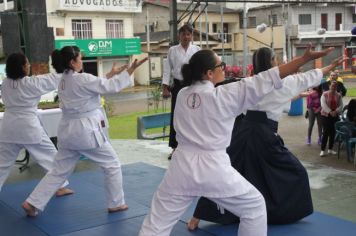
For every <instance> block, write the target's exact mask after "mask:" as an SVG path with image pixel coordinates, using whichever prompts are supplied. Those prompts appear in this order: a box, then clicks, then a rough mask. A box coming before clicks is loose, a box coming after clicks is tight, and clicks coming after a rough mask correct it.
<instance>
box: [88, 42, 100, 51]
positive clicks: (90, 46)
mask: <svg viewBox="0 0 356 236" xmlns="http://www.w3.org/2000/svg"><path fill="white" fill-rule="evenodd" d="M88 49H89V52H97V51H98V49H99V47H98V44H97V43H96V42H94V41H91V42H90V43H89V44H88Z"/></svg>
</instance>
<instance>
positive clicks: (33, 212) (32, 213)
mask: <svg viewBox="0 0 356 236" xmlns="http://www.w3.org/2000/svg"><path fill="white" fill-rule="evenodd" d="M22 209H23V210H24V211H25V212H26V215H27V216H29V217H36V216H37V215H38V210H37V209H36V207H34V206H32V205H31V204H30V203H28V202H24V203H22Z"/></svg>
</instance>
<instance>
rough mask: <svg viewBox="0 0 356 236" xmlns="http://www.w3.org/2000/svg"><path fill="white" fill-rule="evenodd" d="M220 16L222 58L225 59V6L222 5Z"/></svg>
mask: <svg viewBox="0 0 356 236" xmlns="http://www.w3.org/2000/svg"><path fill="white" fill-rule="evenodd" d="M220 16H221V40H222V58H221V60H222V61H224V57H225V55H224V54H225V51H224V43H225V32H224V7H223V5H222V4H221V5H220Z"/></svg>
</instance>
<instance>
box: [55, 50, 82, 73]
mask: <svg viewBox="0 0 356 236" xmlns="http://www.w3.org/2000/svg"><path fill="white" fill-rule="evenodd" d="M79 55H80V49H79V48H78V47H77V46H65V47H63V48H62V49H61V50H58V49H56V50H54V51H53V52H52V54H51V57H52V66H53V68H54V69H55V70H56V72H57V73H63V72H64V71H66V70H71V69H73V68H72V67H71V61H72V60H76V59H77V57H78V56H79Z"/></svg>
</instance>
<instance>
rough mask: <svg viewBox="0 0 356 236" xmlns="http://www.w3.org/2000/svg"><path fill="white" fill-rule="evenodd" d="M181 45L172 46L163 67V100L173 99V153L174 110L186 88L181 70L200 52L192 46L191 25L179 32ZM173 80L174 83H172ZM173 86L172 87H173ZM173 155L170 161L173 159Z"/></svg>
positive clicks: (173, 135) (172, 140) (171, 133)
mask: <svg viewBox="0 0 356 236" xmlns="http://www.w3.org/2000/svg"><path fill="white" fill-rule="evenodd" d="M178 33H179V44H178V45H175V46H172V47H170V48H169V50H168V54H167V62H166V63H164V67H163V78H162V90H163V91H162V96H163V98H165V99H166V98H169V97H170V96H171V95H172V98H171V123H170V131H169V146H170V147H171V148H172V149H173V151H172V153H173V152H174V150H175V149H176V147H177V145H178V143H177V140H176V131H175V129H174V125H173V117H174V108H175V105H176V99H177V95H178V92H179V91H180V90H181V89H182V88H183V87H184V85H183V76H182V72H181V68H182V65H183V64H186V63H188V61H189V59H190V58H191V57H192V56H193V54H194V53H196V52H197V51H199V50H200V47H199V46H196V45H193V44H192V39H193V28H192V26H191V25H188V24H186V25H183V26H182V27H181V28H180V29H179V31H178ZM172 79H173V81H172ZM171 84H172V86H171ZM171 157H172V154H170V155H169V157H168V159H171Z"/></svg>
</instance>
